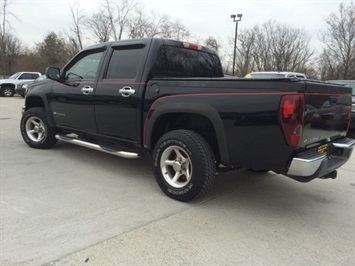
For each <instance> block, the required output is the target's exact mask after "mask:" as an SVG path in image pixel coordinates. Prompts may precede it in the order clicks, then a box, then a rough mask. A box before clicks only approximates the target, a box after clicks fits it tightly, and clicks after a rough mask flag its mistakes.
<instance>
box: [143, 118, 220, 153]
mask: <svg viewBox="0 0 355 266" xmlns="http://www.w3.org/2000/svg"><path fill="white" fill-rule="evenodd" d="M179 129H187V130H192V131H195V132H197V133H199V134H200V135H201V136H202V137H203V138H204V139H205V140H206V141H207V143H208V144H209V145H210V146H211V148H212V151H213V153H214V155H215V156H216V159H219V148H218V141H217V136H216V131H215V128H214V126H213V124H212V122H211V121H210V120H209V119H208V118H207V117H205V116H203V115H199V114H191V113H173V114H166V115H162V116H161V117H159V118H158V119H157V121H156V123H155V125H154V128H153V131H152V134H151V139H150V147H151V148H152V149H153V148H154V146H155V144H156V143H157V141H158V140H159V138H160V137H161V136H163V135H164V134H165V133H166V132H169V131H172V130H179Z"/></svg>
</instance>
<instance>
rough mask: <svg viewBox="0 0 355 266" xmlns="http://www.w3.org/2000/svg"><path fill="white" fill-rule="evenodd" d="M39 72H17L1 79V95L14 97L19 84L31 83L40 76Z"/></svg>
mask: <svg viewBox="0 0 355 266" xmlns="http://www.w3.org/2000/svg"><path fill="white" fill-rule="evenodd" d="M41 75H42V74H41V73H39V72H17V73H15V74H13V75H12V76H11V77H9V78H7V79H1V80H0V96H3V97H12V96H14V94H15V89H16V87H17V85H18V84H23V83H27V82H28V83H29V82H32V81H34V80H35V79H37V78H38V77H40V76H41Z"/></svg>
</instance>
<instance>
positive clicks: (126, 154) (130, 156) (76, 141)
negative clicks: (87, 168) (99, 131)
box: [55, 134, 141, 159]
mask: <svg viewBox="0 0 355 266" xmlns="http://www.w3.org/2000/svg"><path fill="white" fill-rule="evenodd" d="M55 138H56V139H58V140H62V141H65V142H68V143H71V144H75V145H78V146H82V147H85V148H89V149H93V150H97V151H101V152H105V153H108V154H112V155H115V156H119V157H123V158H128V159H136V158H140V157H141V156H139V154H138V153H133V152H126V151H117V150H113V149H109V148H104V147H101V146H100V145H97V144H94V143H90V142H86V141H83V140H80V139H77V138H72V137H69V136H66V135H59V134H58V135H55Z"/></svg>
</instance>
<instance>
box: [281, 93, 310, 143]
mask: <svg viewBox="0 0 355 266" xmlns="http://www.w3.org/2000/svg"><path fill="white" fill-rule="evenodd" d="M304 107H305V100H304V95H285V96H283V97H282V99H281V104H280V116H281V117H280V120H281V125H282V129H283V132H284V135H285V138H286V140H287V143H288V144H289V145H290V146H292V147H299V145H300V141H301V138H302V132H303V124H304Z"/></svg>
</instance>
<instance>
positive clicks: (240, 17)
mask: <svg viewBox="0 0 355 266" xmlns="http://www.w3.org/2000/svg"><path fill="white" fill-rule="evenodd" d="M242 16H243V14H238V15H231V18H232V19H233V22H235V37H234V55H233V74H232V75H233V76H234V75H235V55H236V52H237V36H238V22H239V21H241V20H242ZM236 18H237V19H236Z"/></svg>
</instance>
